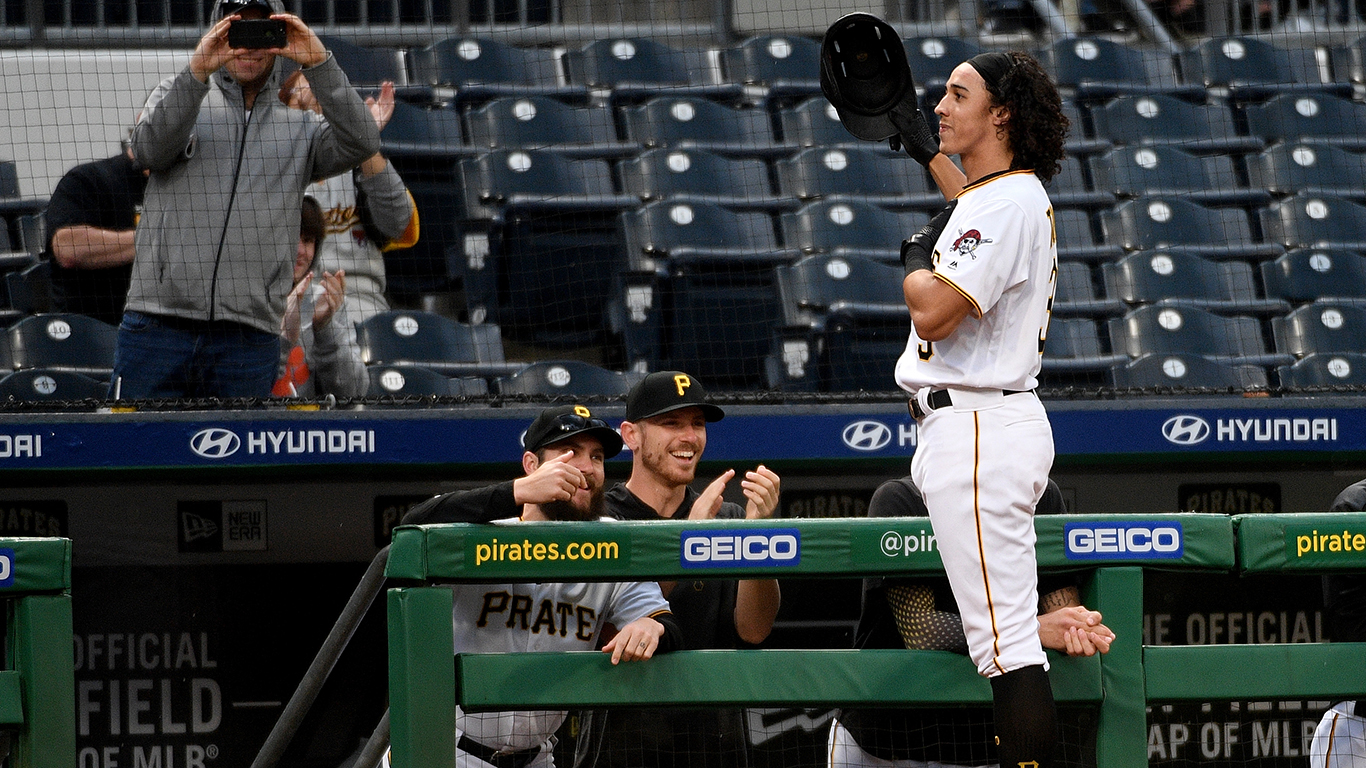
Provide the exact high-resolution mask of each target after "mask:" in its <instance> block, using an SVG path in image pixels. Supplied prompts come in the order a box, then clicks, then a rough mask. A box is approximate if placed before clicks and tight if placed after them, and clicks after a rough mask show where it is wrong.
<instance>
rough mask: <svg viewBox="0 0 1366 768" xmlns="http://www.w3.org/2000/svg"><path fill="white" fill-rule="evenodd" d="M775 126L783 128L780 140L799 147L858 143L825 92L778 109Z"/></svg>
mask: <svg viewBox="0 0 1366 768" xmlns="http://www.w3.org/2000/svg"><path fill="white" fill-rule="evenodd" d="M777 115H778V126H779V128H780V129H781V130H782V132H783V135H782V141H783V142H784V143H786V144H796V145H797V146H799V147H829V146H836V145H842V144H857V143H858V142H859V139H857V138H855V137H854V134H852V133H850V132H849V131H848V129H846V128H845V127H844V123H841V122H840V116H839V113H838V112H836V111H835V107H834V105H832V104H831V103H830V102H828V101H826V100H825V97H824V96H817V97H815V98H813V99H807V100H806V101H803V102H801V103H799V104H795V105H793V106H790V107H783V108H781V109H779V110H778V111H777Z"/></svg>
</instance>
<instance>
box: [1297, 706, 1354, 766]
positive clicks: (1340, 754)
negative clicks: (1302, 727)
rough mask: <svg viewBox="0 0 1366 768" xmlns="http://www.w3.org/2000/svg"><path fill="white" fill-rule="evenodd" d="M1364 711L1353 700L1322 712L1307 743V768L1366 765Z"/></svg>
mask: <svg viewBox="0 0 1366 768" xmlns="http://www.w3.org/2000/svg"><path fill="white" fill-rule="evenodd" d="M1363 715H1366V712H1357V711H1356V702H1354V701H1343V702H1339V703H1337V704H1335V705H1334V706H1333V708H1332V709H1330V710H1328V711H1327V712H1324V713H1323V719H1322V720H1320V721H1319V725H1318V728H1317V729H1316V730H1315V731H1314V740H1313V741H1312V742H1310V744H1309V768H1363V767H1364V766H1366V718H1364V717H1363Z"/></svg>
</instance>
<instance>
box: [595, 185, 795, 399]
mask: <svg viewBox="0 0 1366 768" xmlns="http://www.w3.org/2000/svg"><path fill="white" fill-rule="evenodd" d="M622 229H623V231H624V234H625V239H626V244H627V258H628V261H629V264H630V267H631V269H630V270H629V271H627V272H625V273H623V274H622V275H621V276H620V280H621V290H620V293H619V295H618V298H617V299H616V300H615V301H614V307H613V314H614V317H615V318H616V319H615V320H614V323H613V325H614V327H615V328H617V329H618V330H620V332H621V333H622V337H623V342H624V344H625V346H626V354H627V361H628V364H629V365H630V367H631V368H632V369H636V368H637V366H639V365H643V366H644V369H647V370H659V369H660V368H664V367H675V368H680V369H683V370H687V371H689V372H693V373H696V374H697V375H698V376H700V377H702V378H704V379H705V380H706V381H708V382H712V381H716V382H718V385H719V386H733V387H741V388H744V387H749V386H755V385H758V384H760V383H761V379H762V374H763V370H762V369H763V356H764V354H765V353H767V352H768V349H769V343H770V332H771V328H772V327H773V325H774V323H775V322H777V320H778V317H779V314H780V313H779V310H778V300H777V290H776V287H775V285H774V280H773V267H774V266H776V265H778V264H782V263H788V262H793V261H796V260H797V258H798V257H799V256H800V252H798V251H796V250H795V249H790V248H780V247H779V246H778V240H777V235H776V233H775V232H774V230H773V224H772V221H771V219H770V217H769V216H768V215H767V214H762V213H736V212H733V211H729V210H726V209H724V208H721V207H719V206H715V205H711V204H707V203H675V202H671V201H661V202H657V203H651V204H650V205H647V206H645V207H643V208H641V209H640V210H638V211H628V212H626V213H624V214H622Z"/></svg>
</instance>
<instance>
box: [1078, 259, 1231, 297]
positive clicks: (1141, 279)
mask: <svg viewBox="0 0 1366 768" xmlns="http://www.w3.org/2000/svg"><path fill="white" fill-rule="evenodd" d="M1225 266H1227V265H1220V264H1215V263H1214V262H1211V261H1208V260H1206V259H1202V258H1200V257H1199V256H1195V255H1192V254H1188V253H1182V252H1180V251H1178V250H1162V251H1141V252H1139V253H1133V254H1130V255H1128V256H1125V257H1124V258H1123V259H1120V260H1119V261H1118V262H1116V263H1114V264H1102V265H1101V274H1103V275H1104V276H1105V287H1106V292H1107V293H1108V295H1110V296H1111V297H1114V298H1117V299H1119V300H1120V301H1123V302H1125V303H1128V304H1147V303H1152V302H1155V301H1160V300H1162V299H1215V300H1229V299H1232V298H1233V296H1232V295H1231V293H1232V288H1231V286H1230V285H1229V280H1228V279H1227V278H1226V270H1225V269H1224V268H1223V267H1225ZM1243 266H1246V265H1245V264H1244V265H1243ZM1243 298H1252V297H1251V296H1245V297H1243Z"/></svg>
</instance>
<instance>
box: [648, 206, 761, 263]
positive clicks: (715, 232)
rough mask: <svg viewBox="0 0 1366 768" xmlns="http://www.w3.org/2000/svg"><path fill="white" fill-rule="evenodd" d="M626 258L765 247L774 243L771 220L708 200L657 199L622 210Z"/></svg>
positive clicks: (755, 249)
mask: <svg viewBox="0 0 1366 768" xmlns="http://www.w3.org/2000/svg"><path fill="white" fill-rule="evenodd" d="M622 229H623V231H624V234H625V237H626V246H627V249H626V250H627V258H628V259H630V260H632V261H633V262H635V261H636V260H638V259H640V258H668V257H669V256H670V255H678V254H679V253H680V252H696V251H699V250H701V251H709V250H716V251H746V250H750V251H767V250H772V249H774V248H776V247H777V235H776V234H775V233H774V231H773V224H772V220H771V219H770V218H769V216H768V215H767V214H762V213H736V212H734V211H730V210H727V209H725V208H722V207H720V206H717V205H713V204H710V203H700V202H699V203H692V202H689V203H681V202H671V201H668V200H661V201H659V202H655V203H651V204H649V205H646V206H644V207H642V208H640V209H639V210H636V211H627V212H625V213H623V214H622Z"/></svg>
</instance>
